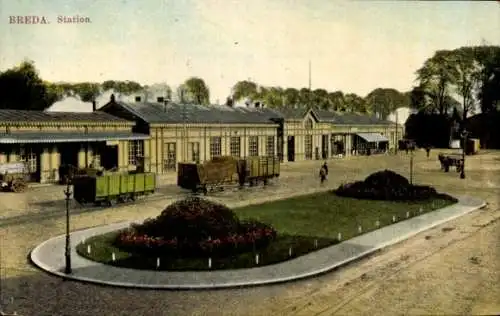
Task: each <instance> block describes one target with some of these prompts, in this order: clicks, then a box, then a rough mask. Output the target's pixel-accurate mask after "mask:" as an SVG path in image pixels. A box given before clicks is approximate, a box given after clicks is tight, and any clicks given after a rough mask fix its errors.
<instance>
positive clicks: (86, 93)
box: [72, 82, 102, 102]
mask: <svg viewBox="0 0 500 316" xmlns="http://www.w3.org/2000/svg"><path fill="white" fill-rule="evenodd" d="M72 90H73V91H74V93H75V94H76V95H77V96H79V97H80V100H82V102H92V101H95V99H96V98H97V97H98V96H99V95H100V94H101V92H102V91H101V85H100V84H99V83H93V82H82V83H75V84H73V85H72Z"/></svg>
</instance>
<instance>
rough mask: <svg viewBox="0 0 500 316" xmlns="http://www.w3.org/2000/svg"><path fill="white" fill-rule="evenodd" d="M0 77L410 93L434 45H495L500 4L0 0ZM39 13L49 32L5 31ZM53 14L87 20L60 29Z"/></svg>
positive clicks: (223, 90)
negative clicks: (199, 81) (28, 67)
mask: <svg viewBox="0 0 500 316" xmlns="http://www.w3.org/2000/svg"><path fill="white" fill-rule="evenodd" d="M0 15H1V16H0V21H1V22H0V23H3V24H2V25H1V28H0V70H5V69H7V68H11V67H12V66H14V65H16V64H18V63H19V62H21V61H22V60H23V58H29V59H32V60H34V61H35V62H36V65H37V68H38V69H39V70H40V74H41V76H42V77H43V78H44V79H47V80H51V81H98V82H101V81H104V80H107V79H116V80H135V81H138V82H140V83H142V84H152V83H156V82H167V83H168V84H170V85H172V86H176V85H178V84H179V83H181V82H182V81H184V80H185V79H186V78H188V77H190V76H199V77H202V78H203V79H205V81H206V82H207V84H208V85H209V87H210V90H211V99H212V101H213V102H215V101H216V100H217V99H220V100H221V101H222V100H224V99H225V97H226V96H227V95H228V94H229V92H230V87H231V86H233V85H234V83H236V82H237V81H239V80H244V79H248V78H251V79H252V80H254V81H256V82H257V83H260V84H263V85H278V86H282V87H296V88H301V87H306V86H307V85H308V60H311V62H312V87H313V88H324V89H327V90H332V91H333V90H342V91H344V92H355V93H358V94H361V95H363V96H364V95H366V94H367V93H368V92H370V91H371V90H372V89H374V88H377V87H393V88H396V89H399V90H409V89H410V88H411V86H412V85H413V83H414V79H415V74H414V72H415V70H416V69H417V68H419V67H420V66H421V64H422V63H423V62H424V61H425V59H426V58H428V57H430V56H431V55H432V54H433V52H434V51H435V50H437V49H453V48H457V47H460V46H464V45H477V44H480V43H481V40H482V39H484V40H486V41H488V42H489V43H490V44H495V45H500V4H499V3H498V2H495V1H493V2H465V1H463V2H452V1H446V2H417V1H400V2H398V1H387V2H382V1H380V2H376V1H356V2H355V1H350V2H343V1H323V0H309V1H307V0H304V1H299V0H296V1H292V0H289V1H286V0H245V1H244V0H239V1H232V0H198V1H195V0H175V1H174V0H143V1H131V0H122V1H115V0H100V1H97V0H85V1H84V0H81V1H75V0H73V1H70V0H50V1H42V0H38V1H35V0H32V1H29V0H24V1H23V0H0ZM11 15H40V16H41V15H43V16H45V17H47V19H48V20H49V21H50V22H51V24H50V25H16V24H9V16H11ZM58 15H70V16H73V15H80V16H88V17H89V18H90V19H91V20H92V23H91V24H74V25H70V24H57V16H58Z"/></svg>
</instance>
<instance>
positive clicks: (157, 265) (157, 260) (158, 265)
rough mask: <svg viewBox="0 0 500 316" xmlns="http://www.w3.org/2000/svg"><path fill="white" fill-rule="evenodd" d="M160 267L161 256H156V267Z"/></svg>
mask: <svg viewBox="0 0 500 316" xmlns="http://www.w3.org/2000/svg"><path fill="white" fill-rule="evenodd" d="M159 267H160V258H156V269H158V268H159Z"/></svg>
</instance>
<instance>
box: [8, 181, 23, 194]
mask: <svg viewBox="0 0 500 316" xmlns="http://www.w3.org/2000/svg"><path fill="white" fill-rule="evenodd" d="M11 188H12V191H13V192H15V193H20V192H23V191H24V190H25V189H26V184H25V183H24V182H22V181H19V180H14V181H12V184H11Z"/></svg>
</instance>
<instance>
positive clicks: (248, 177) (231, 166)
mask: <svg viewBox="0 0 500 316" xmlns="http://www.w3.org/2000/svg"><path fill="white" fill-rule="evenodd" d="M279 167H280V161H279V159H278V157H249V158H243V159H238V158H233V157H219V158H215V159H213V160H211V161H207V162H205V163H203V164H196V163H179V168H178V169H177V170H178V174H177V185H178V186H180V187H181V188H183V189H188V190H192V191H193V192H198V191H202V192H203V193H205V194H207V193H208V191H209V189H210V190H211V191H213V190H216V189H219V190H222V189H223V186H224V185H230V184H239V185H240V186H244V185H245V184H246V183H248V184H250V185H255V184H257V183H258V181H263V182H264V183H265V184H267V182H268V180H269V179H271V178H274V177H279V170H280V169H279Z"/></svg>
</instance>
